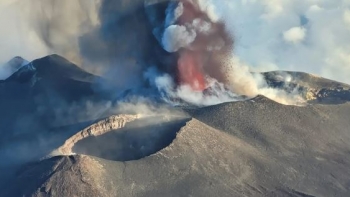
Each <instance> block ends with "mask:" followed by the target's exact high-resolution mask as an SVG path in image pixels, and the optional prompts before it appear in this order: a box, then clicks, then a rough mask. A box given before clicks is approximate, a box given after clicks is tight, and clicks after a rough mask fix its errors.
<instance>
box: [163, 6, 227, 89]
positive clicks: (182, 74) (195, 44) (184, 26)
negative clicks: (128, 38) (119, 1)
mask: <svg viewBox="0 0 350 197" xmlns="http://www.w3.org/2000/svg"><path fill="white" fill-rule="evenodd" d="M166 13H167V17H166V22H165V26H166V27H165V31H164V34H163V38H162V45H163V47H164V49H165V50H167V51H168V52H176V53H178V56H179V57H178V62H177V71H178V75H177V81H178V85H189V86H190V87H191V88H192V89H193V90H195V91H203V90H205V89H206V88H208V81H207V80H206V79H207V78H208V77H211V78H215V79H217V80H218V81H220V82H226V81H227V79H226V78H225V75H224V73H225V65H224V64H223V62H221V61H218V59H217V58H215V57H216V56H218V55H219V54H223V53H228V52H229V51H230V50H232V48H233V39H232V37H231V36H230V35H229V34H228V33H227V31H226V30H225V25H224V24H223V23H221V22H219V21H217V20H216V18H215V17H213V14H210V12H209V9H208V5H206V4H205V3H203V1H200V0H195V1H189V0H179V1H175V2H171V3H169V5H168V8H167V10H166Z"/></svg>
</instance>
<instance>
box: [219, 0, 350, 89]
mask: <svg viewBox="0 0 350 197" xmlns="http://www.w3.org/2000/svg"><path fill="white" fill-rule="evenodd" d="M212 2H213V3H214V4H215V6H216V10H217V11H216V12H217V13H218V15H219V17H220V19H221V20H223V21H224V22H225V23H226V26H227V27H228V29H229V31H230V32H231V34H232V35H233V36H234V38H235V49H234V51H235V55H236V56H238V57H239V58H240V60H241V61H243V62H245V63H246V64H248V65H249V66H250V67H251V69H252V70H260V71H261V70H264V69H262V68H265V71H268V70H270V69H271V68H272V69H275V68H276V66H277V67H278V69H280V70H293V71H304V72H309V73H313V74H317V75H321V76H323V77H327V78H331V79H334V80H338V81H342V82H346V83H350V72H349V70H350V63H349V61H348V59H349V54H350V47H349V46H350V36H349V35H350V11H349V9H350V1H349V0H337V1H334V0H273V1H271V0H259V1H257V0H236V1H232V0H222V1H219V2H218V1H212ZM291 43H298V44H297V45H295V44H291ZM267 65H268V66H267ZM272 65H273V66H272Z"/></svg>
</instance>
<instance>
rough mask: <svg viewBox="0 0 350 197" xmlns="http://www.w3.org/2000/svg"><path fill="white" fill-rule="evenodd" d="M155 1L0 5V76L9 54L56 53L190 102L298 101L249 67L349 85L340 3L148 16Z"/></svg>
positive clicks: (206, 0) (185, 7) (186, 7)
mask: <svg viewBox="0 0 350 197" xmlns="http://www.w3.org/2000/svg"><path fill="white" fill-rule="evenodd" d="M155 2H157V3H159V4H162V3H163V4H164V2H166V1H149V0H147V1H144V0H138V1H132V2H129V1H123V0H90V1H83V0H80V1H69V0H50V1H45V0H40V1H34V0H28V1H19V0H17V1H16V0H13V1H10V0H5V1H1V3H0V23H1V24H2V27H3V28H1V29H0V46H1V48H0V64H2V65H3V66H1V67H0V73H1V74H0V77H1V78H2V79H4V78H6V77H7V76H8V75H9V74H10V73H11V72H13V68H12V67H11V66H9V64H8V63H6V62H7V61H8V60H10V59H11V58H12V57H14V56H16V55H21V56H22V57H24V58H25V59H27V60H32V59H35V58H38V57H42V56H44V55H47V54H50V53H58V54H60V55H62V56H64V57H66V58H68V59H69V60H71V61H73V62H75V63H77V64H79V65H81V66H82V67H84V68H85V69H87V70H88V71H91V72H94V73H97V74H102V75H104V76H106V77H109V78H111V79H113V78H116V79H118V80H116V81H115V83H116V84H117V85H118V86H119V87H120V89H121V90H122V89H129V88H133V89H135V88H136V89H142V88H144V87H145V86H146V87H151V89H158V90H159V91H160V92H161V93H164V96H166V97H167V98H166V99H170V100H172V101H173V98H181V99H183V100H185V101H187V102H190V103H193V104H197V105H210V104H216V103H220V102H225V101H231V100H237V99H240V98H239V97H237V95H246V96H255V95H257V94H263V95H266V96H268V97H270V98H272V99H274V100H277V101H279V102H281V103H286V104H295V102H296V100H298V101H299V100H300V98H299V97H298V94H297V92H295V94H293V93H292V94H287V93H285V92H282V91H279V90H275V89H271V88H269V87H268V86H267V84H266V82H265V81H264V80H263V79H262V77H261V76H260V75H257V74H251V71H268V70H275V69H283V70H298V71H305V72H310V73H314V74H320V75H322V76H325V77H329V78H332V79H335V80H338V81H343V82H350V81H349V79H350V72H349V71H350V62H349V59H350V48H349V46H348V45H349V43H350V37H349V36H348V35H349V33H350V32H349V31H350V17H349V16H350V10H349V6H350V3H348V2H346V1H336V2H335V1H331V0H320V1H317V2H315V1H312V0H306V1H305V0H304V1H302V0H297V1H295V0H294V1H292V0H281V1H267V0H266V1H265V0H263V1H249V0H248V1H243V0H242V1H229V0H223V1H219V2H218V1H213V0H191V1H189V0H179V1H171V2H170V3H169V2H167V3H166V4H164V5H166V6H165V7H164V9H163V12H162V13H160V14H159V13H157V14H155V15H152V9H150V7H152V4H153V3H155ZM164 5H163V6H164ZM145 6H146V10H145ZM159 18H160V19H159ZM9 19H13V20H9ZM159 20H161V21H159ZM149 21H150V23H149ZM5 26H6V28H5ZM156 42H157V43H158V45H160V46H161V47H162V49H161V48H160V47H157V46H155V43H156ZM135 78H137V79H139V80H134V79H135ZM145 84H146V85H145ZM171 97H172V98H171Z"/></svg>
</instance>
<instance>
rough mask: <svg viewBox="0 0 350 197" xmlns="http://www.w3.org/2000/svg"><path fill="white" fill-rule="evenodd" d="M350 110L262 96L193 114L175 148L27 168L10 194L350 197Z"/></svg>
mask: <svg viewBox="0 0 350 197" xmlns="http://www.w3.org/2000/svg"><path fill="white" fill-rule="evenodd" d="M349 110H350V105H349V103H344V104H338V105H319V104H317V105H308V106H305V107H296V106H284V105H281V104H278V103H275V102H273V101H271V100H269V99H267V98H265V97H263V96H259V97H257V98H255V99H252V100H247V101H242V102H234V103H225V104H220V105H217V106H211V107H206V108H201V109H197V110H190V111H189V112H188V113H189V114H190V116H191V118H190V119H188V120H186V125H184V126H182V127H181V129H178V131H177V134H176V137H175V138H174V139H173V141H172V142H171V143H170V144H169V145H167V146H166V147H164V148H162V149H161V150H159V151H157V152H154V153H152V154H151V155H149V156H144V157H142V158H139V159H136V160H124V161H123V160H120V159H119V160H118V159H117V160H113V159H108V160H106V159H103V158H99V157H95V156H96V155H95V156H91V155H89V152H85V154H83V155H80V154H77V155H71V156H56V157H53V158H50V159H46V160H43V161H40V162H35V163H32V164H28V165H26V166H24V167H23V168H22V170H21V171H19V173H18V175H17V179H16V184H14V185H25V186H23V187H21V189H18V188H16V187H15V188H14V189H13V190H12V191H11V192H10V193H8V194H11V195H13V196H22V195H24V196H301V197H305V196H348V195H349V194H350V179H349V177H350V170H349V168H348V166H349V165H350V157H349V153H350V145H349V143H348V142H349V140H350V133H349V130H348V128H349V127H350V123H349V118H348V117H349ZM113 120H116V119H113ZM117 122H118V121H117ZM128 124H129V123H127V125H128ZM116 131H118V130H116ZM128 132H129V133H132V132H133V129H132V128H129V131H128ZM116 134H117V132H116V133H115V134H114V135H116ZM104 135H107V134H104ZM131 135H132V134H131ZM102 136H103V135H102ZM110 137H111V136H110ZM110 137H109V138H110ZM135 138H136V135H135ZM95 149H98V146H96V147H95ZM119 151H125V149H119ZM114 153H115V154H117V152H114ZM129 153H130V154H133V152H132V151H129ZM24 183H26V184H24Z"/></svg>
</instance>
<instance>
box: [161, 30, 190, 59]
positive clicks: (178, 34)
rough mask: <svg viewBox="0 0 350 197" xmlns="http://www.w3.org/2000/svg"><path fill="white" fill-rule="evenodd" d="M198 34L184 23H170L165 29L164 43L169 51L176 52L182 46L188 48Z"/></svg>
mask: <svg viewBox="0 0 350 197" xmlns="http://www.w3.org/2000/svg"><path fill="white" fill-rule="evenodd" d="M196 36H197V34H196V32H195V31H194V30H192V29H188V28H187V27H185V26H182V25H170V26H169V27H168V28H166V29H165V31H164V34H163V38H162V43H163V47H164V49H165V50H166V51H168V52H176V51H178V50H179V49H180V48H186V47H188V46H190V44H191V43H192V42H193V41H194V40H195V38H196Z"/></svg>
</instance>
